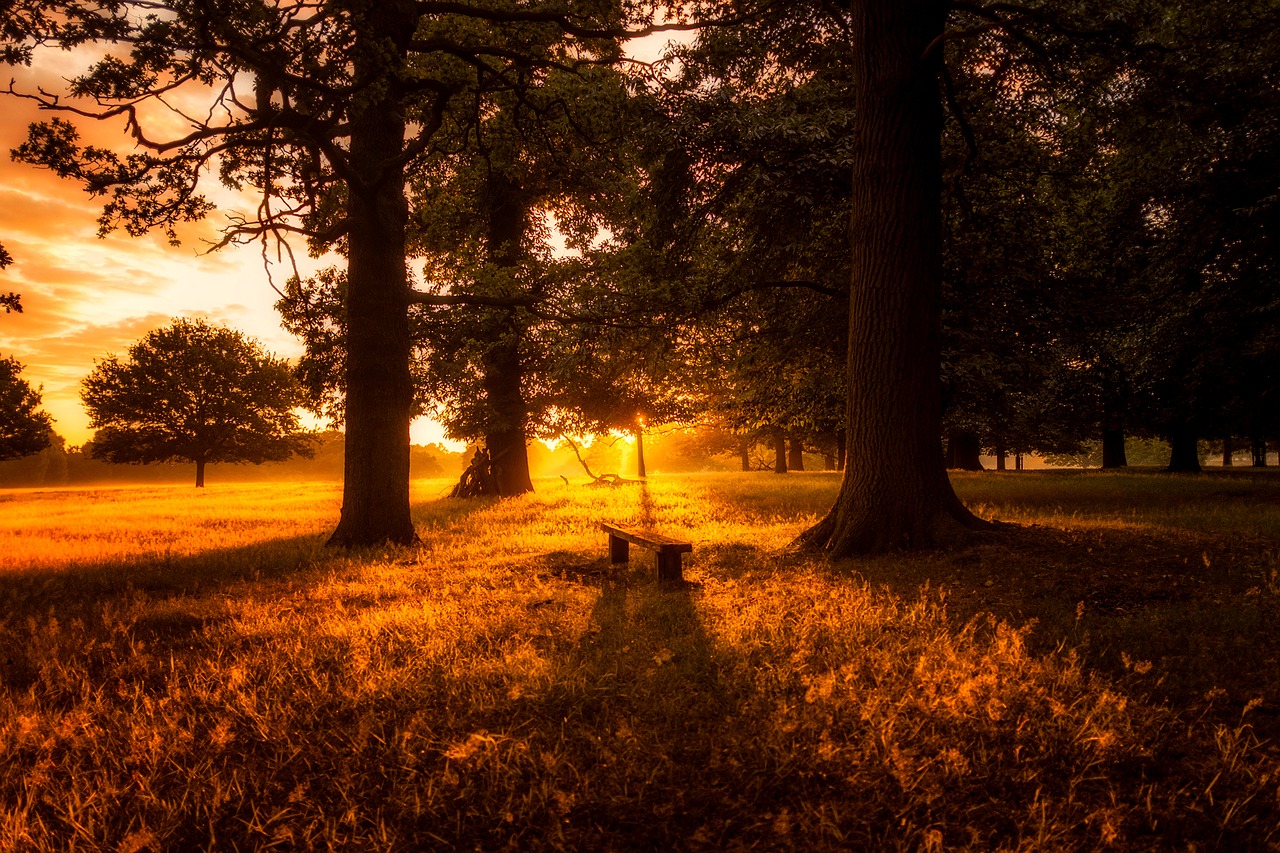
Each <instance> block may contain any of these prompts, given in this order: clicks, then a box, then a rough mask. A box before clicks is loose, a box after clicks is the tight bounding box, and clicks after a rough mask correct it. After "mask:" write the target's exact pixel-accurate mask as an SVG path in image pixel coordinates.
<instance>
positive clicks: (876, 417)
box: [800, 0, 988, 556]
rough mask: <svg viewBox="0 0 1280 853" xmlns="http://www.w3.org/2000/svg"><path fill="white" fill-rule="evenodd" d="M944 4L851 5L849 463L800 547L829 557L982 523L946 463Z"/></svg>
mask: <svg viewBox="0 0 1280 853" xmlns="http://www.w3.org/2000/svg"><path fill="white" fill-rule="evenodd" d="M949 5H950V4H949V3H947V2H946V0H862V2H858V3H853V4H851V7H850V9H851V15H850V17H851V21H850V33H851V38H852V42H853V43H852V51H853V66H854V67H853V78H854V80H855V81H856V84H855V85H856V89H855V93H854V97H853V115H854V129H853V134H854V139H853V145H852V146H851V148H852V150H853V152H854V166H853V217H852V222H851V237H852V253H851V261H852V273H853V274H852V282H851V291H850V299H849V350H848V368H847V377H846V378H847V381H848V391H849V393H848V395H847V398H846V409H845V413H846V415H845V417H846V424H847V429H846V432H847V435H848V446H849V452H850V454H851V458H850V460H849V465H848V467H847V468H846V470H845V475H844V478H843V481H842V483H841V488H840V493H839V495H838V496H837V497H836V502H835V505H834V506H833V507H832V508H831V511H830V512H829V513H828V514H827V516H826V517H825V518H824V519H823V520H822V521H821V522H819V523H818V524H817V525H815V526H814V527H812V528H811V529H810V530H808V531H807V532H806V533H805V534H803V535H802V536H801V539H800V542H801V544H808V545H811V546H816V547H820V548H824V549H826V550H827V551H828V552H829V553H831V554H833V555H836V556H845V555H851V554H858V553H868V552H876V551H884V550H889V549H895V548H904V547H920V546H926V545H930V544H934V543H940V542H943V541H947V540H950V539H952V538H954V537H956V536H958V535H959V534H960V532H961V531H962V530H963V529H964V528H977V527H985V526H988V525H987V524H986V523H985V522H982V521H980V520H978V519H977V518H976V517H975V516H973V514H971V513H970V512H969V511H968V510H967V509H965V508H964V506H963V505H962V504H961V503H960V500H959V499H958V498H957V497H956V494H955V491H954V490H953V489H952V488H951V483H950V481H949V480H948V479H947V473H946V469H945V468H944V467H943V460H942V447H941V441H940V436H941V434H942V412H941V408H942V406H941V390H942V389H941V380H940V374H939V371H940V364H939V336H940V323H941V282H942V252H941V232H942V225H941V214H940V209H941V208H940V204H941V203H940V198H941V189H942V179H941V148H940V140H941V132H942V109H941V102H940V99H939V93H938V75H939V72H940V70H941V67H942V43H941V36H942V32H943V29H944V27H945V24H946V17H947V10H948V7H949Z"/></svg>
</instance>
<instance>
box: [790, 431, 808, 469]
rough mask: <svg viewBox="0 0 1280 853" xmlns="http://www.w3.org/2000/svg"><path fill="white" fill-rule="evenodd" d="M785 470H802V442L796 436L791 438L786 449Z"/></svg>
mask: <svg viewBox="0 0 1280 853" xmlns="http://www.w3.org/2000/svg"><path fill="white" fill-rule="evenodd" d="M787 470H788V471H803V470H804V442H803V441H801V440H800V439H798V438H793V439H791V442H790V448H789V449H788V451H787Z"/></svg>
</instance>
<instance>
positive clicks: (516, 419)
mask: <svg viewBox="0 0 1280 853" xmlns="http://www.w3.org/2000/svg"><path fill="white" fill-rule="evenodd" d="M516 335H518V332H517V330H515V329H513V328H510V327H508V328H507V329H506V330H505V331H504V334H503V337H504V340H501V341H499V342H498V343H496V344H494V345H493V346H491V347H490V348H489V349H488V350H487V351H486V352H485V354H484V359H483V363H484V392H485V398H486V400H487V402H488V404H489V413H488V415H489V428H488V430H487V431H486V432H485V444H486V445H487V447H488V448H489V459H490V461H491V464H492V466H493V474H494V478H495V479H496V480H497V483H498V494H499V495H501V496H502V497H504V498H509V497H514V496H515V495H522V494H524V493H525V492H532V491H533V480H532V479H531V478H530V476H529V449H528V447H527V446H526V444H525V434H524V429H525V420H526V419H527V414H528V413H527V412H526V410H525V402H524V392H523V388H522V383H523V379H524V368H523V365H522V364H521V361H520V347H519V343H518V341H517V340H512V339H511V338H512V337H513V336H516Z"/></svg>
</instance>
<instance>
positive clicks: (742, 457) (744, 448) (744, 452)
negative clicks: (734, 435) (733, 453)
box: [738, 437, 754, 471]
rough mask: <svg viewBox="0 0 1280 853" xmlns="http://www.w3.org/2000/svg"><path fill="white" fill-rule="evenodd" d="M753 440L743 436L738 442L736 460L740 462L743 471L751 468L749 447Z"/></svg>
mask: <svg viewBox="0 0 1280 853" xmlns="http://www.w3.org/2000/svg"><path fill="white" fill-rule="evenodd" d="M753 445H754V442H752V441H751V439H749V438H745V437H744V438H743V439H742V440H741V441H739V442H738V460H739V461H740V462H741V463H742V470H743V471H750V470H751V448H752V446H753Z"/></svg>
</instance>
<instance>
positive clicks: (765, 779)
mask: <svg viewBox="0 0 1280 853" xmlns="http://www.w3.org/2000/svg"><path fill="white" fill-rule="evenodd" d="M542 568H543V574H544V576H549V577H555V578H558V579H561V580H565V581H569V582H575V581H576V582H583V583H586V584H587V585H589V586H591V587H593V588H596V589H598V590H599V595H598V597H597V598H596V600H595V602H594V604H593V606H592V608H591V612H590V616H589V619H588V620H587V625H586V629H585V630H584V631H583V632H582V633H581V634H580V635H579V636H578V637H576V638H575V639H568V640H565V641H560V642H555V641H553V642H550V643H549V644H548V645H549V646H550V648H549V652H550V667H551V673H550V677H549V680H548V682H547V683H546V685H545V687H544V689H541V690H539V691H538V692H537V693H536V694H534V695H528V696H520V697H517V698H514V699H513V700H512V701H511V702H509V703H507V704H506V705H503V706H500V707H497V708H494V709H491V710H490V711H489V712H487V713H486V714H485V715H484V716H485V719H484V723H485V724H486V725H488V726H490V727H491V728H493V729H496V730H501V731H518V732H521V733H522V735H523V737H524V740H525V743H527V744H529V747H530V749H531V750H533V751H535V752H536V753H539V754H540V755H541V758H540V761H539V764H540V766H539V767H538V768H537V769H536V770H534V771H532V772H531V773H530V779H529V783H528V784H530V785H531V786H532V787H533V789H534V791H533V793H532V794H531V796H534V797H538V796H545V797H546V802H545V805H544V806H543V808H542V809H541V810H539V809H537V808H535V809H533V811H534V812H535V813H537V812H539V811H541V813H542V814H543V815H544V816H545V822H533V823H530V824H529V825H526V826H523V827H512V826H511V825H507V824H503V823H502V822H501V821H500V820H495V819H494V816H493V815H492V814H488V815H486V814H484V813H483V812H482V811H477V812H472V813H469V814H468V815H467V819H466V822H465V823H463V824H461V825H460V826H459V827H458V830H459V831H458V835H457V836H456V837H455V838H454V839H452V840H453V841H454V842H457V843H459V844H460V845H461V844H462V843H463V842H466V845H470V844H471V843H472V842H475V843H476V844H477V846H478V847H479V848H486V849H490V848H492V849H496V847H498V846H504V845H505V846H506V847H508V848H511V847H515V848H519V847H520V846H521V845H522V844H528V845H529V846H530V847H531V848H537V849H542V848H545V847H548V846H550V847H555V848H557V849H560V848H563V849H610V850H659V849H689V848H690V847H691V846H702V847H706V848H709V849H717V848H718V843H719V842H720V841H723V840H725V839H732V838H733V837H736V836H738V835H739V834H740V833H741V832H742V831H743V829H744V827H743V820H742V818H743V816H744V815H747V816H750V815H751V809H750V808H746V809H744V808H743V805H744V801H745V800H748V799H750V800H753V801H755V802H757V803H760V802H763V801H764V800H768V799H770V798H774V799H783V798H785V797H786V796H787V794H786V792H785V787H786V786H785V780H784V779H783V778H782V777H781V776H780V775H779V774H777V773H776V772H774V768H771V767H769V766H767V765H768V762H769V759H768V758H766V757H764V756H763V755H761V754H758V753H757V754H756V755H755V756H754V758H756V759H757V760H759V762H760V766H758V767H751V766H749V762H750V760H751V759H746V760H744V755H745V754H748V753H749V752H750V746H749V744H750V742H751V740H752V739H753V738H757V737H766V736H767V732H768V727H767V726H759V725H757V726H755V727H748V730H744V729H743V719H744V716H743V714H744V710H745V709H744V707H743V696H742V695H741V690H740V688H738V687H736V686H735V685H733V684H730V683H728V682H727V681H726V675H725V671H726V670H725V664H726V662H725V660H723V658H722V653H721V652H718V651H717V649H716V648H715V647H714V645H713V643H712V642H711V640H710V638H709V636H708V634H707V631H706V629H705V627H704V626H703V624H702V621H701V619H700V617H699V614H698V610H697V605H696V598H697V596H698V594H699V586H698V585H697V584H692V583H688V582H684V583H665V584H660V583H656V582H654V581H653V580H652V578H651V569H641V568H632V569H630V570H628V569H625V568H618V567H613V566H610V564H609V563H608V562H607V558H603V557H602V558H597V559H588V558H584V557H582V556H581V555H577V556H575V555H572V554H569V553H558V554H553V555H547V558H545V563H544V565H543V567H542ZM757 722H759V721H757ZM744 764H748V766H745V767H744ZM744 778H748V779H751V780H752V782H751V784H750V785H748V786H745V787H744V784H743V780H744ZM562 792H563V793H562ZM528 813H529V810H528V809H526V810H525V814H526V815H527V814H528Z"/></svg>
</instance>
